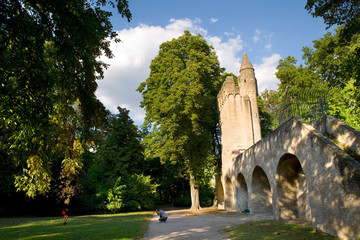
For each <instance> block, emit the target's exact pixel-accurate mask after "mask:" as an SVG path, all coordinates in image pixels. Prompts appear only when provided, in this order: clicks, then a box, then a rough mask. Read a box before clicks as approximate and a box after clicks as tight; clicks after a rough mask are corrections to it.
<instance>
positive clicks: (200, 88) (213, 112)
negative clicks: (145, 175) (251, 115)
mask: <svg viewBox="0 0 360 240" xmlns="http://www.w3.org/2000/svg"><path fill="white" fill-rule="evenodd" d="M150 69H151V72H150V75H149V77H148V79H147V80H146V81H145V82H143V83H141V84H140V86H139V88H138V91H139V92H141V93H142V96H143V101H142V103H141V106H142V107H143V108H145V111H146V117H145V123H144V124H145V126H147V127H149V128H150V133H149V134H148V135H146V136H145V137H144V144H145V154H146V156H151V157H159V158H160V160H161V161H163V162H166V161H169V162H172V163H174V164H175V163H176V162H179V161H181V162H184V163H185V166H186V168H187V171H188V177H189V180H190V190H191V191H190V192H191V199H192V208H193V209H198V208H200V202H199V187H200V185H201V182H202V181H203V180H206V179H208V178H209V177H210V176H209V172H207V171H206V169H212V168H213V165H214V161H215V159H216V152H215V150H214V148H213V142H214V134H215V131H216V126H217V124H218V112H217V99H216V96H217V94H218V92H219V90H220V87H221V83H222V80H221V73H222V71H223V70H222V69H221V68H220V66H219V61H218V59H217V56H216V54H215V52H214V51H213V48H212V47H211V46H209V45H208V44H207V43H206V41H205V40H204V39H203V38H202V37H201V36H200V35H197V36H193V35H191V34H190V32H188V31H185V33H184V35H182V36H181V37H179V38H178V39H173V40H172V41H169V42H165V43H163V44H161V45H160V50H159V54H158V56H156V57H155V58H154V59H153V60H152V62H151V65H150Z"/></svg>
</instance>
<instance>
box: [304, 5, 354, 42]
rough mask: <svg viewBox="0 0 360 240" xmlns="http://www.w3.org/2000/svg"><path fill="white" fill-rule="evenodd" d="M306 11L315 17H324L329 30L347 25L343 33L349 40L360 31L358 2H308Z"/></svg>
mask: <svg viewBox="0 0 360 240" xmlns="http://www.w3.org/2000/svg"><path fill="white" fill-rule="evenodd" d="M305 9H307V10H308V11H309V13H311V14H312V15H313V16H314V17H322V18H323V19H324V22H325V24H327V26H328V28H329V27H331V26H333V25H345V28H344V31H343V33H344V35H345V37H346V38H348V39H349V38H350V37H351V36H352V35H353V34H357V33H358V32H359V30H360V2H359V1H358V0H342V1H338V0H307V3H306V6H305Z"/></svg>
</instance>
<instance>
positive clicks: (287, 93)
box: [276, 30, 360, 129]
mask: <svg viewBox="0 0 360 240" xmlns="http://www.w3.org/2000/svg"><path fill="white" fill-rule="evenodd" d="M359 39H360V34H355V35H354V36H353V37H352V40H351V41H349V42H347V43H343V42H341V39H340V35H339V30H337V31H336V33H335V34H334V35H332V34H330V33H327V34H325V35H324V37H323V38H321V39H319V40H316V41H314V47H313V48H310V47H304V48H303V52H304V55H303V58H304V60H305V66H303V65H302V64H301V65H300V66H298V67H297V66H296V60H295V59H294V58H293V57H290V56H289V57H287V58H285V59H283V60H280V62H279V65H278V67H277V70H278V71H277V73H276V76H277V78H278V79H280V82H281V84H280V86H279V90H278V91H281V92H283V96H282V97H281V102H282V103H281V104H282V105H283V106H284V105H286V104H289V105H290V104H291V103H292V102H294V103H296V102H305V101H307V102H310V103H314V102H315V101H316V99H319V98H321V97H324V98H326V101H327V103H328V113H329V114H330V115H334V116H335V117H337V118H339V119H340V120H342V121H344V122H346V123H347V124H349V125H350V126H352V127H354V128H356V129H360V125H359V113H360V112H359V110H358V109H359V103H360V94H359V86H360V78H359V76H360V75H359V69H360V57H359V56H360V55H359V53H360V45H359ZM304 114H305V115H302V116H300V117H302V118H304V119H306V118H307V117H306V116H307V115H308V114H309V113H306V111H305V112H304Z"/></svg>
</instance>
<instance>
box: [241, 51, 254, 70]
mask: <svg viewBox="0 0 360 240" xmlns="http://www.w3.org/2000/svg"><path fill="white" fill-rule="evenodd" d="M249 68H251V69H254V68H253V66H252V64H251V62H250V60H249V58H248V57H247V55H246V53H245V52H244V55H243V58H242V62H241V66H240V71H241V70H243V69H249Z"/></svg>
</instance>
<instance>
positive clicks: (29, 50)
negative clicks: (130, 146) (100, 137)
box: [0, 0, 131, 197]
mask: <svg viewBox="0 0 360 240" xmlns="http://www.w3.org/2000/svg"><path fill="white" fill-rule="evenodd" d="M106 4H110V5H113V6H115V4H114V3H113V2H112V1H106V0H97V1H86V0H70V1H66V3H64V1H61V0H54V1H45V0H5V1H2V2H1V4H0V53H1V61H0V129H2V133H4V134H2V135H1V137H0V141H1V144H0V148H1V149H0V152H2V153H4V154H5V155H6V156H7V158H8V159H10V160H11V161H13V163H14V165H15V172H14V173H13V174H12V177H14V176H15V177H16V186H17V189H18V190H23V191H25V192H26V193H27V195H28V196H30V197H34V196H36V195H38V194H45V193H46V192H49V191H50V188H51V182H52V180H53V179H54V173H52V172H51V169H52V168H53V167H52V165H53V164H54V162H56V161H53V155H54V153H55V152H56V153H59V151H60V149H63V148H62V147H60V148H59V149H58V150H55V151H54V149H56V148H57V147H58V146H60V145H61V146H63V145H64V144H70V145H68V148H67V150H64V151H65V152H63V153H61V155H62V156H64V158H63V159H62V160H63V161H64V162H63V164H62V169H63V170H61V171H64V172H63V174H62V175H63V176H65V175H66V176H67V177H69V176H70V175H69V174H72V173H78V172H79V169H80V168H81V164H79V161H78V160H75V159H79V155H81V151H82V150H81V148H83V147H84V146H80V145H81V144H79V143H80V142H81V143H83V141H84V139H85V140H87V139H88V137H89V136H88V134H87V132H89V129H91V128H93V127H99V125H101V120H103V116H104V115H105V108H104V106H103V105H102V104H101V102H100V101H98V100H97V99H96V96H95V90H96V88H97V84H96V80H97V79H101V78H102V77H103V69H104V68H105V67H106V64H104V63H103V62H101V61H99V56H100V55H102V54H105V55H106V56H108V57H112V53H111V51H110V49H109V44H110V39H114V38H116V33H114V32H113V31H112V25H111V23H110V20H109V18H110V16H111V13H110V12H107V11H104V10H102V7H103V6H105V5H106ZM116 5H117V8H118V10H119V13H120V14H122V16H123V17H126V18H127V19H128V20H130V19H131V13H130V11H129V9H128V2H127V1H126V0H119V1H117V2H116ZM77 101H78V102H79V105H78V108H79V109H80V111H81V114H80V115H78V116H79V117H80V119H78V120H79V121H80V122H81V125H82V130H83V131H82V134H81V135H77V136H76V138H78V139H76V142H74V141H72V142H71V141H68V142H67V141H66V140H65V138H61V137H60V139H62V140H64V141H65V142H63V143H60V144H59V142H58V140H59V138H57V137H58V136H65V135H66V134H65V135H64V134H62V133H59V131H58V130H60V128H61V126H64V127H63V129H62V130H61V131H62V132H63V133H65V132H66V131H67V134H69V135H72V136H75V135H74V134H71V131H72V130H71V129H73V130H74V129H75V127H73V126H72V124H73V122H71V121H70V120H69V119H67V118H70V119H71V118H73V116H74V115H69V114H71V112H72V111H73V110H72V108H73V105H75V103H76V102H77ZM54 119H55V120H54ZM55 121H62V122H59V123H55ZM69 126H71V127H69ZM59 127H60V128H59ZM57 133H59V135H57ZM72 139H73V140H74V139H75V138H72ZM74 146H76V147H74ZM70 149H72V150H71V151H69V150H70ZM75 149H76V150H75ZM75 152H77V153H75ZM75 165H77V166H75ZM74 167H75V169H76V170H75V171H73V170H74ZM66 171H67V173H65V172H66ZM59 176H60V175H59Z"/></svg>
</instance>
